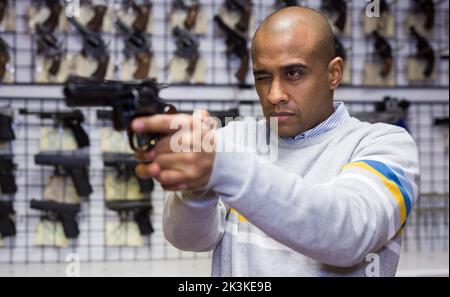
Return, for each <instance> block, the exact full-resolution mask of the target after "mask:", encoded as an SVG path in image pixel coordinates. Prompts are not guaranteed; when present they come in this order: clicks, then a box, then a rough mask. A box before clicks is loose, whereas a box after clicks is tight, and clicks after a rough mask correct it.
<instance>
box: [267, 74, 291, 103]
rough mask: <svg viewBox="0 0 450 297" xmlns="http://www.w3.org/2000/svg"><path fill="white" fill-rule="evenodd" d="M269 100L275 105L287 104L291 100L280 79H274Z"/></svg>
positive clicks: (268, 95)
mask: <svg viewBox="0 0 450 297" xmlns="http://www.w3.org/2000/svg"><path fill="white" fill-rule="evenodd" d="M267 100H268V101H269V102H270V103H272V104H273V105H276V104H279V103H285V102H287V101H288V100H289V96H288V95H287V94H286V92H285V91H284V88H283V84H282V82H281V81H280V80H279V79H276V78H274V79H273V80H272V83H271V84H270V89H269V94H267Z"/></svg>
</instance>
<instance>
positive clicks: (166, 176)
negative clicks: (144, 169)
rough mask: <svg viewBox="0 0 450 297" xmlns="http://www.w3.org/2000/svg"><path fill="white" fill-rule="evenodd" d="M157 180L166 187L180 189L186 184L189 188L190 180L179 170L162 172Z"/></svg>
mask: <svg viewBox="0 0 450 297" xmlns="http://www.w3.org/2000/svg"><path fill="white" fill-rule="evenodd" d="M155 179H156V180H157V181H158V182H159V183H160V184H161V185H164V187H178V186H180V185H182V184H185V185H186V188H187V183H188V179H187V178H186V176H185V174H183V172H180V171H178V170H162V171H161V172H160V174H158V176H156V177H155Z"/></svg>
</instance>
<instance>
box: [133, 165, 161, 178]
mask: <svg viewBox="0 0 450 297" xmlns="http://www.w3.org/2000/svg"><path fill="white" fill-rule="evenodd" d="M160 172H161V167H160V166H159V165H158V164H157V163H151V164H138V165H137V166H136V169H135V173H136V175H137V176H139V177H140V178H143V179H148V178H154V177H156V176H157V175H158V174H159V173H160Z"/></svg>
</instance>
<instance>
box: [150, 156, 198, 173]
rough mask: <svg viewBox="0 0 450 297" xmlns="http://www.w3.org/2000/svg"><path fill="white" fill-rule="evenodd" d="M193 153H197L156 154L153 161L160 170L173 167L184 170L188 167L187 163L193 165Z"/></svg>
mask: <svg viewBox="0 0 450 297" xmlns="http://www.w3.org/2000/svg"><path fill="white" fill-rule="evenodd" d="M195 154H198V153H176V154H172V153H168V154H160V155H157V156H156V158H155V159H154V160H153V162H154V163H156V164H158V165H159V166H160V168H161V169H162V170H166V169H175V170H179V171H182V172H185V171H186V170H188V169H189V167H188V165H189V163H190V164H192V165H194V163H195V160H194V158H195ZM191 168H192V167H191Z"/></svg>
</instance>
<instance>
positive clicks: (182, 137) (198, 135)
mask: <svg viewBox="0 0 450 297" xmlns="http://www.w3.org/2000/svg"><path fill="white" fill-rule="evenodd" d="M132 128H133V130H134V131H135V132H136V133H140V134H144V133H149V134H155V133H161V134H165V135H166V136H165V137H163V138H161V139H160V140H159V141H158V143H157V144H156V146H155V147H154V148H153V150H151V151H150V152H145V153H138V154H137V155H136V157H137V158H138V159H139V160H141V161H152V162H151V163H149V164H139V165H138V166H137V167H136V174H137V175H138V176H139V177H141V178H154V179H156V180H157V181H158V182H160V183H161V185H162V187H163V189H164V190H167V191H176V190H191V191H201V190H202V189H203V188H204V187H205V186H206V185H207V184H208V181H209V178H210V175H211V173H212V169H213V165H214V158H215V151H216V133H215V122H214V121H213V120H212V118H210V117H209V113H208V112H207V111H204V110H201V111H197V112H195V113H194V115H186V114H175V115H155V116H151V117H143V118H138V119H136V120H134V121H133V123H132Z"/></svg>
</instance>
